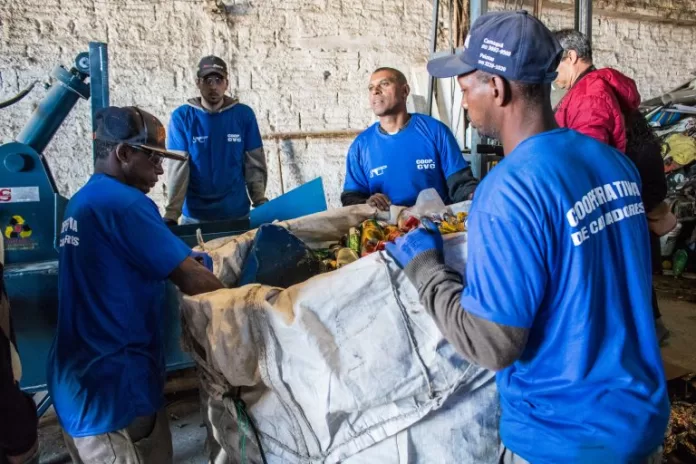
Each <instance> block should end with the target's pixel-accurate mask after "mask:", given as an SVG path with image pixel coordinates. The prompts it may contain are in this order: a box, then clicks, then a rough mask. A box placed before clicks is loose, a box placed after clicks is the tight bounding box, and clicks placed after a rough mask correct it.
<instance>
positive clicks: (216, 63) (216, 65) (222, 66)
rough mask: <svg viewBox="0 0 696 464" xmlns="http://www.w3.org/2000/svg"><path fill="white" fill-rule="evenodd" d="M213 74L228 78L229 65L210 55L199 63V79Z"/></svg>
mask: <svg viewBox="0 0 696 464" xmlns="http://www.w3.org/2000/svg"><path fill="white" fill-rule="evenodd" d="M211 74H219V75H220V76H222V77H225V78H226V77H227V63H225V61H224V60H223V59H222V58H220V57H217V56H214V55H210V56H204V57H203V58H201V61H200V62H199V63H198V77H205V76H209V75H211Z"/></svg>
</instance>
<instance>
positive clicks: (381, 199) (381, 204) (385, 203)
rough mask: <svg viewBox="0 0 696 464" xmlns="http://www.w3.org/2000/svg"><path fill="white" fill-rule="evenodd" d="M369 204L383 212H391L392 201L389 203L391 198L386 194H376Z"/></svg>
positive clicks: (368, 201)
mask: <svg viewBox="0 0 696 464" xmlns="http://www.w3.org/2000/svg"><path fill="white" fill-rule="evenodd" d="M367 204H368V205H370V206H372V207H373V208H377V209H379V210H382V211H389V205H391V201H389V197H387V196H386V195H385V194H383V193H375V194H374V195H372V196H371V197H370V198H368V199H367Z"/></svg>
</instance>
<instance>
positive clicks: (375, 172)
mask: <svg viewBox="0 0 696 464" xmlns="http://www.w3.org/2000/svg"><path fill="white" fill-rule="evenodd" d="M386 169H387V165H386V164H385V165H384V166H380V167H378V168H374V169H371V170H370V179H372V178H373V177H379V176H381V175H382V174H384V171H385V170H386Z"/></svg>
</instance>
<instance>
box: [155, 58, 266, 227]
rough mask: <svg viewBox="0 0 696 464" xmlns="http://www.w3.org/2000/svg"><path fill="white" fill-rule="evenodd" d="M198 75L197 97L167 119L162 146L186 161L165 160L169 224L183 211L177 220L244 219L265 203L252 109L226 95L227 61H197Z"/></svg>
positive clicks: (263, 163) (263, 165)
mask: <svg viewBox="0 0 696 464" xmlns="http://www.w3.org/2000/svg"><path fill="white" fill-rule="evenodd" d="M197 77H198V78H197V80H196V85H197V86H198V89H199V90H200V93H201V96H200V97H196V98H192V99H190V100H189V101H188V102H187V104H185V105H182V106H180V107H179V108H177V109H176V110H175V111H174V113H173V114H172V117H171V120H170V122H169V131H168V134H167V135H168V137H167V147H168V148H169V149H170V150H175V151H180V152H185V153H188V155H189V161H188V162H186V163H176V162H167V163H166V165H167V166H166V167H167V196H168V203H167V206H166V212H165V215H164V219H165V221H166V222H167V224H169V225H174V224H176V223H177V221H179V217H180V216H181V215H182V212H183V217H182V218H181V223H182V224H190V223H196V222H201V221H216V220H224V219H236V218H243V217H246V216H247V215H248V214H249V209H250V206H251V205H253V206H254V207H257V206H260V205H262V204H264V203H265V202H267V201H268V199H267V198H266V182H267V179H268V173H267V168H266V156H265V154H264V151H263V143H262V141H261V134H260V132H259V126H258V123H257V121H256V116H255V115H254V111H253V110H252V109H251V108H250V107H248V106H247V105H244V104H242V103H239V101H238V100H237V99H235V98H231V97H228V96H227V95H225V91H226V90H227V87H228V85H229V82H228V80H227V64H226V63H225V62H224V61H223V60H222V59H220V58H218V57H217V56H206V57H204V58H203V59H201V61H200V63H199V65H198V76H197ZM247 191H248V193H247ZM250 198H251V203H250V202H249V199H250Z"/></svg>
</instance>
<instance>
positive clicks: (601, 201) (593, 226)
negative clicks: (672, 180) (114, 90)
mask: <svg viewBox="0 0 696 464" xmlns="http://www.w3.org/2000/svg"><path fill="white" fill-rule="evenodd" d="M626 197H637V198H638V199H639V200H638V201H635V202H633V203H630V204H628V205H625V206H622V207H619V208H614V209H611V210H609V211H608V212H604V213H603V214H602V215H601V216H599V218H597V219H594V220H592V221H590V223H589V224H585V225H582V227H580V229H579V230H577V231H575V232H572V233H571V235H570V238H571V240H572V241H573V245H575V246H580V245H582V244H583V243H584V242H585V241H587V240H589V239H590V238H591V237H592V235H595V234H598V233H600V232H602V231H603V230H604V229H606V228H607V227H608V226H610V225H612V224H616V223H617V222H620V221H623V220H625V219H628V218H631V217H633V216H637V215H640V214H645V207H644V206H643V202H642V201H640V188H639V187H638V184H637V183H636V182H629V181H625V180H621V181H616V182H611V183H609V184H605V185H602V186H601V187H594V188H592V189H591V190H590V191H589V192H587V193H586V194H585V195H583V196H582V198H580V199H579V200H577V201H576V202H575V203H574V204H573V207H572V208H570V209H569V210H568V211H567V212H566V219H567V221H568V224H569V225H570V227H572V228H578V227H579V226H580V222H581V221H582V220H583V219H585V218H588V217H589V216H590V215H591V214H592V213H593V212H595V210H597V209H598V208H601V207H602V205H605V204H607V203H610V202H612V201H615V200H618V199H619V198H626Z"/></svg>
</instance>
